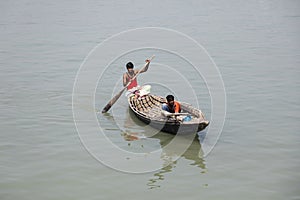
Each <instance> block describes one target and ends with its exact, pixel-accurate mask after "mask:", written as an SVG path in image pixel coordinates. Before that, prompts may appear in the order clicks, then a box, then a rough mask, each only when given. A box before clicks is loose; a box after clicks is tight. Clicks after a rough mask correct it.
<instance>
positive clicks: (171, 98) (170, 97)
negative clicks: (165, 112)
mask: <svg viewBox="0 0 300 200" xmlns="http://www.w3.org/2000/svg"><path fill="white" fill-rule="evenodd" d="M166 99H167V102H168V104H170V105H174V96H173V95H171V94H169V95H168V96H167V97H166Z"/></svg>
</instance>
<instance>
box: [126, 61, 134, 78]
mask: <svg viewBox="0 0 300 200" xmlns="http://www.w3.org/2000/svg"><path fill="white" fill-rule="evenodd" d="M133 67H134V65H133V63H132V62H129V63H127V64H126V69H127V71H128V73H129V74H131V75H132V74H133V72H134V70H133Z"/></svg>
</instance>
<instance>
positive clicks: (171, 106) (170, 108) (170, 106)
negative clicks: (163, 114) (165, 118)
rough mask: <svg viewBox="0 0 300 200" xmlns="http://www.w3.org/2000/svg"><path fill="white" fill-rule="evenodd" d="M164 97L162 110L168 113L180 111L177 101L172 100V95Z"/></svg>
mask: <svg viewBox="0 0 300 200" xmlns="http://www.w3.org/2000/svg"><path fill="white" fill-rule="evenodd" d="M166 99H167V103H164V104H163V105H162V109H163V110H165V111H167V112H170V113H180V112H181V107H180V103H178V102H177V101H174V96H173V95H168V96H167V97H166Z"/></svg>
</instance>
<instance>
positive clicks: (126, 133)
mask: <svg viewBox="0 0 300 200" xmlns="http://www.w3.org/2000/svg"><path fill="white" fill-rule="evenodd" d="M102 116H104V117H105V119H107V120H108V121H110V123H111V124H110V126H109V127H116V126H115V125H116V124H118V126H119V127H118V129H119V130H118V133H120V136H122V137H121V138H123V142H124V141H125V142H129V143H128V145H126V146H131V144H134V143H137V142H138V141H141V140H148V142H146V143H144V144H142V145H145V146H141V147H142V148H143V149H144V150H147V149H148V150H150V151H153V150H157V149H155V148H162V150H163V151H162V153H161V156H160V158H161V159H162V161H163V163H164V164H163V166H162V168H161V169H160V170H159V171H156V172H155V173H154V174H153V176H152V177H151V178H150V179H149V180H148V183H147V184H146V185H147V186H148V188H149V189H154V188H159V187H160V183H161V181H163V180H164V179H165V174H166V173H171V172H172V170H173V169H174V168H175V167H176V165H177V163H178V162H180V159H182V158H184V159H186V160H188V161H191V164H190V166H192V167H198V168H199V173H205V172H206V166H205V161H204V159H203V151H202V149H201V144H200V142H199V139H200V137H201V135H203V134H199V138H197V137H195V138H194V140H193V141H192V143H191V145H190V146H189V147H188V149H187V150H186V151H185V152H184V153H183V154H182V155H181V158H180V159H179V160H176V157H177V156H178V155H176V153H175V152H176V151H172V149H170V148H163V147H165V146H166V145H168V144H169V143H170V142H171V141H172V139H173V138H174V137H175V136H174V135H171V134H167V133H164V132H158V133H157V134H154V135H153V134H152V132H153V131H157V130H154V129H153V128H152V127H150V126H147V125H146V124H145V123H143V122H141V121H140V120H139V119H137V117H136V116H135V115H134V114H133V113H132V112H131V111H130V110H129V109H127V110H126V112H125V115H123V117H121V118H122V119H123V122H122V123H121V122H119V121H120V120H119V119H118V122H116V121H117V120H116V118H114V117H113V116H112V115H111V114H109V113H106V114H104V115H102ZM118 117H119V116H118ZM106 130H108V129H106ZM149 133H150V134H149ZM204 134H205V133H204ZM149 135H150V136H149ZM119 139H120V138H119ZM182 139H185V138H184V137H183V138H182ZM157 141H158V142H157ZM157 143H159V146H157ZM146 145H149V146H150V147H147V146H146ZM151 145H152V146H151ZM131 150H132V149H131Z"/></svg>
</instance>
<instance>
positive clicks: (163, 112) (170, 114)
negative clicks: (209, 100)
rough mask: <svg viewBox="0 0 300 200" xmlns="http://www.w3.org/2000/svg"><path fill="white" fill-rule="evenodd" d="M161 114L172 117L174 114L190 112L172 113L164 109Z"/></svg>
mask: <svg viewBox="0 0 300 200" xmlns="http://www.w3.org/2000/svg"><path fill="white" fill-rule="evenodd" d="M161 114H163V115H164V116H165V117H172V116H179V115H189V114H190V113H170V112H168V111H165V110H162V111H161Z"/></svg>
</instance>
